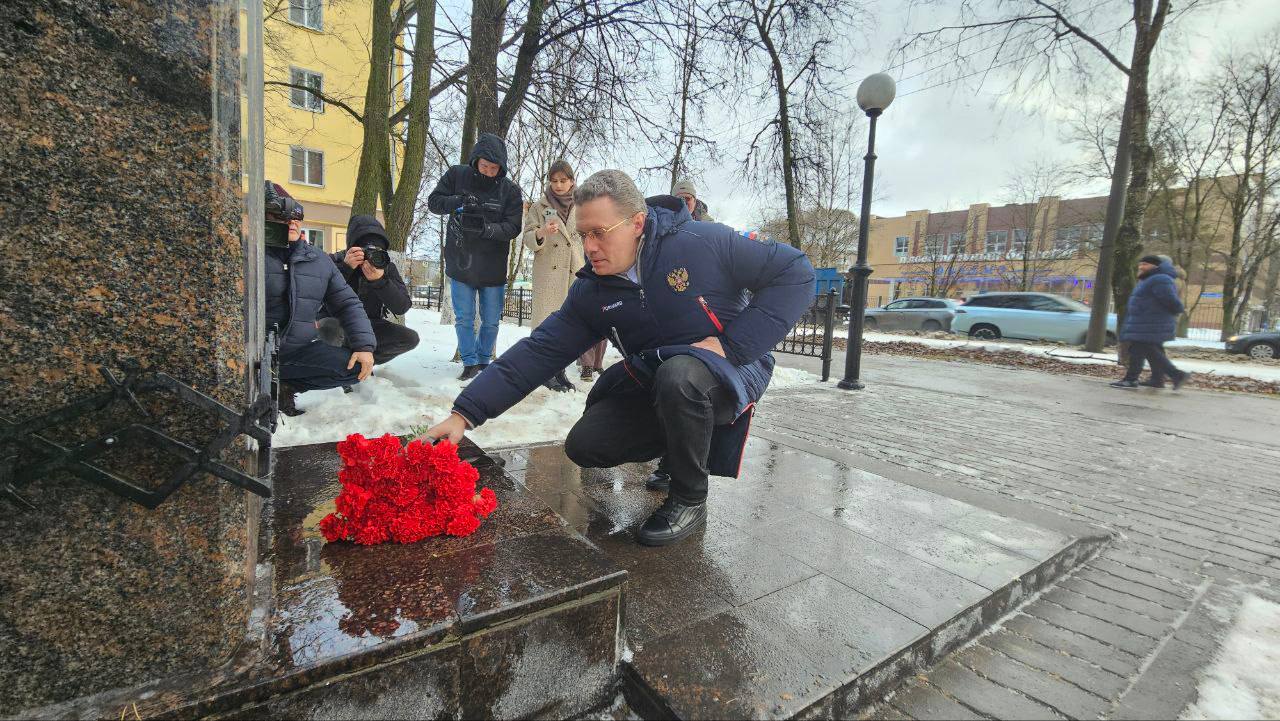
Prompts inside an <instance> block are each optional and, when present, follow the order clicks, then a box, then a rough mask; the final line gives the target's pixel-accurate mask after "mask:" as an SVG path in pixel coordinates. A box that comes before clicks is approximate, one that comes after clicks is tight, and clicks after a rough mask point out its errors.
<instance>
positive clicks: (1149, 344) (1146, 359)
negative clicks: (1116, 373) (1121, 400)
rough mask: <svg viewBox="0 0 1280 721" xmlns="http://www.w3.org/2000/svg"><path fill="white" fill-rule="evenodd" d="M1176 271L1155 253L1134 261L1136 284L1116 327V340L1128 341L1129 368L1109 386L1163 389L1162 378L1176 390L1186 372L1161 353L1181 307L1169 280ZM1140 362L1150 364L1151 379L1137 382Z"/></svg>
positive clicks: (1139, 373) (1176, 274)
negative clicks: (1136, 265)
mask: <svg viewBox="0 0 1280 721" xmlns="http://www.w3.org/2000/svg"><path fill="white" fill-rule="evenodd" d="M1176 277H1178V272H1177V271H1176V270H1174V268H1173V262H1172V261H1171V260H1169V259H1168V258H1162V257H1161V256H1158V255H1146V256H1143V257H1142V259H1141V260H1139V261H1138V285H1137V286H1135V287H1134V289H1133V293H1132V294H1130V295H1129V306H1128V309H1127V311H1126V313H1125V317H1124V327H1123V328H1121V329H1120V342H1122V343H1128V344H1129V367H1128V372H1126V373H1125V374H1124V378H1122V379H1120V380H1118V381H1116V382H1114V383H1112V384H1111V386H1112V387H1113V388H1137V387H1138V386H1148V387H1151V388H1164V379H1165V378H1166V377H1168V378H1170V379H1172V380H1173V389H1174V390H1178V389H1179V388H1181V387H1182V384H1183V383H1186V382H1187V378H1188V377H1190V375H1191V374H1190V373H1187V372H1185V371H1180V370H1178V369H1177V368H1175V367H1174V365H1173V363H1172V362H1170V361H1169V357H1168V356H1166V355H1165V354H1164V342H1165V341H1168V340H1173V339H1174V337H1175V336H1176V331H1177V327H1178V316H1180V315H1182V312H1183V310H1184V308H1183V305H1182V299H1181V298H1179V297H1178V287H1177V285H1175V284H1174V282H1173V279H1174V278H1176ZM1144 363H1150V364H1151V380H1149V381H1143V382H1141V383H1139V382H1138V378H1139V377H1140V376H1141V375H1142V366H1143V364H1144Z"/></svg>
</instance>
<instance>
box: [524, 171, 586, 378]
mask: <svg viewBox="0 0 1280 721" xmlns="http://www.w3.org/2000/svg"><path fill="white" fill-rule="evenodd" d="M573 188H574V177H573V168H572V167H570V165H569V164H568V163H567V162H565V161H563V160H557V161H556V162H554V163H552V164H551V168H550V169H548V170H547V189H546V192H545V193H543V195H542V197H541V198H538V200H536V201H535V202H533V203H532V204H530V205H529V210H528V211H526V212H525V216H524V234H523V238H524V244H525V246H527V247H528V248H529V250H532V251H533V325H534V327H535V328H536V327H537V326H538V324H540V323H542V321H544V320H546V318H547V316H549V315H551V314H552V313H554V312H555V311H557V310H559V309H560V306H561V305H563V304H564V299H565V297H566V296H568V295H569V286H571V285H573V280H574V277H575V274H576V273H577V272H578V270H579V269H581V268H582V266H583V265H584V264H585V263H586V261H585V260H584V259H583V258H584V256H583V252H582V239H581V238H580V237H578V233H577V230H576V228H577V222H576V221H577V214H576V213H575V211H574V208H573ZM603 345H604V341H601V343H600V344H599V345H598V346H597V347H596V348H592V349H591V350H589V351H587V353H586V354H585V355H583V356H582V359H580V360H579V361H578V362H579V365H582V367H583V369H582V378H583V380H587V381H589V380H591V376H590V373H591V371H592V370H599V367H600V361H601V360H602V357H603V355H604V353H603V347H602V346H603ZM545 385H546V386H547V387H548V388H550V389H552V390H556V391H569V390H574V386H573V384H572V383H570V382H569V379H568V378H566V377H565V375H564V371H560V372H559V373H557V374H556V375H555V377H553V378H551V379H550V380H548V381H547V382H546V384H545Z"/></svg>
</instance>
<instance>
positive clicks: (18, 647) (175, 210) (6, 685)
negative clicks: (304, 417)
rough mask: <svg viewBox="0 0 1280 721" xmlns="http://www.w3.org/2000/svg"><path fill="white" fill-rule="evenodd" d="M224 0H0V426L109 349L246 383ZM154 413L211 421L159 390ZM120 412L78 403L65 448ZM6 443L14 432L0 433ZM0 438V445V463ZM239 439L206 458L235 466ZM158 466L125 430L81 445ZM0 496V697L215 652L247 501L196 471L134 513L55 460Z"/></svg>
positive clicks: (67, 688)
mask: <svg viewBox="0 0 1280 721" xmlns="http://www.w3.org/2000/svg"><path fill="white" fill-rule="evenodd" d="M238 12H239V4H238V3H236V2H235V1H234V0H162V1H156V2H134V1H130V0H126V1H123V2H121V1H118V0H112V1H102V2H100V1H98V0H22V1H21V2H3V3H0V28H3V30H2V31H0V108H3V110H2V111H0V226H3V228H4V251H3V253H2V254H0V309H3V311H2V312H0V316H2V318H0V356H2V357H3V358H4V359H5V360H4V362H2V363H0V427H3V426H4V425H5V423H6V422H14V423H19V424H21V422H22V421H24V420H25V419H29V418H32V417H37V416H41V415H43V414H45V413H47V412H49V411H52V410H54V409H55V408H58V407H61V406H64V405H66V404H67V403H69V402H70V401H72V400H74V399H78V398H81V397H84V396H86V395H88V394H91V393H96V392H99V391H101V390H102V389H103V387H104V386H103V381H102V378H101V376H100V375H99V373H98V370H97V368H98V366H99V364H106V365H110V366H112V368H113V370H116V371H119V370H120V364H119V362H120V361H123V360H125V359H132V360H134V361H136V362H137V363H138V364H139V365H140V366H141V367H142V368H144V369H149V370H155V371H163V372H165V373H168V374H169V375H171V376H173V377H175V378H177V379H178V380H180V381H182V382H183V383H186V384H187V385H190V386H193V387H195V388H197V389H198V390H200V391H201V392H203V393H205V394H207V395H210V396H212V397H214V398H216V399H217V400H219V401H221V402H222V403H224V404H226V405H228V406H230V407H233V408H237V409H243V408H244V407H245V406H246V405H247V404H248V403H247V401H248V399H247V390H248V385H247V377H248V368H247V351H246V339H245V324H244V318H245V310H244V302H245V261H244V258H245V254H244V247H243V245H242V243H243V242H244V240H243V239H242V237H241V232H240V230H241V216H242V204H241V200H240V177H241V173H240V166H239V155H240V153H239V134H240V133H239V124H240V108H239V98H240V90H239V76H240V73H239V38H238V31H237V19H238V17H237V16H238ZM146 402H147V403H148V405H149V410H150V411H151V412H152V413H153V416H154V418H156V419H158V420H156V421H155V423H157V424H159V425H161V426H162V427H163V430H165V431H167V432H169V433H170V434H172V435H174V436H176V437H179V438H182V439H184V440H186V441H189V442H191V443H192V444H194V445H200V444H203V443H205V442H207V441H208V440H210V438H211V437H212V436H213V435H214V432H215V431H216V430H217V424H214V423H211V422H210V421H211V419H210V417H209V416H208V415H206V414H204V413H197V412H193V411H191V410H190V407H189V406H186V405H184V404H182V403H178V402H175V401H173V400H172V399H171V398H155V399H153V401H152V400H148V401H146ZM120 421H121V418H120V417H119V416H118V415H114V414H111V413H98V414H93V415H92V416H89V417H82V418H81V419H78V420H77V421H75V422H73V423H69V424H66V425H64V426H63V427H61V428H58V429H57V430H56V431H55V432H54V434H55V435H56V439H57V440H58V441H60V442H62V443H63V444H65V445H72V444H78V443H80V442H84V441H86V440H88V439H89V438H92V437H94V436H96V435H98V434H99V433H105V432H107V430H108V429H109V428H118V427H119V423H120ZM14 445H19V444H14ZM25 453H26V451H24V450H23V449H22V448H14V447H10V446H9V445H7V444H3V443H0V465H3V464H6V463H7V462H8V460H9V459H10V458H11V457H13V456H17V457H18V458H22V457H24V454H25ZM248 459H249V454H248V453H247V452H246V449H245V448H244V446H243V445H237V446H235V447H234V448H233V449H230V450H228V451H227V452H226V453H225V454H224V455H223V458H222V460H223V461H225V462H227V463H230V464H232V465H241V464H244V465H242V466H241V467H244V468H246V469H247V468H248V467H249V466H248V464H247V461H248ZM105 463H106V465H108V466H109V467H110V468H111V469H112V470H113V471H115V472H117V473H121V474H122V475H126V476H128V477H129V478H131V479H134V480H135V481H138V482H139V483H141V484H143V485H146V486H154V485H158V483H157V482H158V481H159V480H161V479H164V478H167V477H168V475H169V474H171V473H172V472H173V471H174V470H176V468H177V465H176V463H175V462H174V461H173V460H172V459H168V460H166V459H164V458H162V457H160V456H159V454H157V453H154V452H151V451H149V450H148V449H147V448H145V447H143V446H142V444H140V443H135V442H134V441H133V440H128V441H125V442H124V443H122V444H121V445H120V446H119V447H118V450H115V451H113V452H112V454H111V455H110V457H109V458H107V459H106V460H105ZM21 492H22V494H23V496H24V497H26V498H27V500H29V501H30V502H31V503H32V504H33V505H34V506H35V508H34V509H28V508H20V507H18V506H16V505H11V504H10V503H8V502H7V501H3V500H0V536H2V537H3V538H4V543H3V547H2V548H0V709H3V710H4V713H5V715H10V714H14V713H18V712H20V711H21V710H23V709H27V708H33V707H37V706H40V705H43V704H49V703H55V702H59V701H63V700H66V699H70V698H75V697H79V696H82V695H84V694H91V693H96V692H100V691H103V690H105V689H110V688H114V687H118V686H122V685H132V684H138V683H143V682H145V681H147V680H149V679H157V678H162V677H167V676H170V675H174V674H182V673H189V672H197V671H200V670H202V669H206V668H208V667H210V666H215V665H218V664H221V663H223V662H225V661H227V660H228V659H229V658H231V656H232V654H233V652H234V651H235V649H236V647H237V645H238V644H239V642H240V640H241V638H242V637H243V635H244V632H245V629H246V628H247V626H248V620H249V612H250V603H251V592H252V589H251V584H252V581H253V579H254V571H253V569H254V561H255V553H256V551H255V548H254V539H255V538H256V527H255V524H256V520H257V509H258V502H257V500H256V497H253V496H250V495H249V494H247V493H246V492H245V491H243V490H241V489H239V488H236V487H233V486H231V485H229V484H227V483H225V482H223V481H219V480H214V479H212V478H209V477H207V476H206V477H202V478H198V479H196V480H195V481H193V482H191V483H189V484H187V485H185V486H184V487H182V488H181V489H179V490H178V491H177V492H176V493H174V495H172V496H171V497H170V498H169V499H168V500H166V501H165V502H164V503H163V504H162V505H160V506H159V507H158V508H156V509H154V510H148V509H146V508H143V507H141V506H139V505H136V504H134V503H132V502H130V501H127V500H124V499H123V498H120V497H118V496H116V495H113V494H112V493H110V492H108V491H106V490H103V489H102V488H99V487H97V486H94V485H91V484H89V483H87V482H85V481H83V480H80V479H78V478H76V477H72V476H71V475H70V474H67V473H60V472H56V473H49V474H47V476H45V477H43V478H37V479H35V480H34V481H33V482H32V483H31V484H29V485H27V486H25V487H23V488H22V489H21Z"/></svg>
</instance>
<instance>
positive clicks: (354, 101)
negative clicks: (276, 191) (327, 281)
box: [240, 0, 394, 252]
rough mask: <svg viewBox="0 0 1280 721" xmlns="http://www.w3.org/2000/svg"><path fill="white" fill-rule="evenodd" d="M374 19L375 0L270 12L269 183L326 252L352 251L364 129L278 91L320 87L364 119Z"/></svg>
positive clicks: (339, 112)
mask: <svg viewBox="0 0 1280 721" xmlns="http://www.w3.org/2000/svg"><path fill="white" fill-rule="evenodd" d="M245 1H246V2H255V1H256V2H261V0H245ZM372 13H373V9H372V3H371V2H370V0H343V2H340V3H331V2H324V1H323V0H279V1H278V2H277V3H275V4H274V5H273V4H272V3H268V4H267V7H266V8H265V11H264V15H265V20H264V27H263V37H264V49H263V50H264V52H263V66H264V67H263V71H264V76H265V79H266V89H265V93H264V98H263V119H264V124H265V140H266V142H265V146H266V147H265V149H264V150H265V152H264V157H265V168H266V178H267V179H268V180H271V181H273V182H275V183H278V184H279V185H280V186H281V187H283V188H284V189H285V190H287V191H288V192H289V194H290V195H292V196H293V197H294V198H296V199H297V200H298V201H299V202H301V203H302V205H303V207H304V208H305V211H306V219H305V220H304V221H303V225H302V228H303V235H304V236H305V237H306V239H307V240H308V241H310V242H311V243H312V244H313V245H315V246H317V247H319V248H323V249H324V250H325V251H326V252H333V251H335V250H339V249H342V248H345V247H346V231H347V220H348V219H349V218H350V217H351V200H352V197H353V196H354V194H355V183H356V172H357V169H358V167H359V164H360V148H361V145H362V142H363V138H364V128H363V126H362V125H361V124H360V122H359V121H358V120H356V118H354V117H352V115H351V114H350V113H348V112H346V111H345V110H343V109H341V108H338V107H336V106H333V105H328V104H326V103H324V102H321V101H320V100H319V99H318V98H317V97H316V96H315V95H313V94H311V93H308V92H306V91H305V90H301V89H298V88H291V87H286V86H282V85H276V84H273V83H290V84H293V85H305V86H308V87H314V88H316V89H317V90H319V91H320V92H322V93H324V94H325V95H326V96H329V97H333V98H335V99H338V100H341V101H342V102H343V103H344V104H346V105H348V106H350V107H351V108H352V110H354V111H355V112H357V113H360V112H363V105H364V95H365V86H366V83H367V80H368V72H369V47H368V45H367V42H368V38H369V36H370V32H371V27H372ZM240 18H241V23H242V25H243V23H245V22H246V21H247V13H246V12H245V11H244V10H242V11H241V13H240ZM244 37H246V34H245V33H243V32H242V33H241V38H244ZM242 44H243V43H242ZM241 57H242V62H244V61H245V59H244V55H243V50H242V56H241ZM243 105H245V104H242V106H243ZM393 162H394V161H393ZM246 182H247V180H246ZM244 190H246V191H247V190H248V188H247V187H246V188H244ZM379 217H381V216H379Z"/></svg>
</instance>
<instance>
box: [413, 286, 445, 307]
mask: <svg viewBox="0 0 1280 721" xmlns="http://www.w3.org/2000/svg"><path fill="white" fill-rule="evenodd" d="M443 299H444V291H443V290H442V289H441V287H440V286H438V285H411V286H409V300H410V301H411V302H412V303H413V307H414V308H425V309H426V310H431V309H433V308H434V309H435V310H440V304H441V302H442V301H443Z"/></svg>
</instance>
